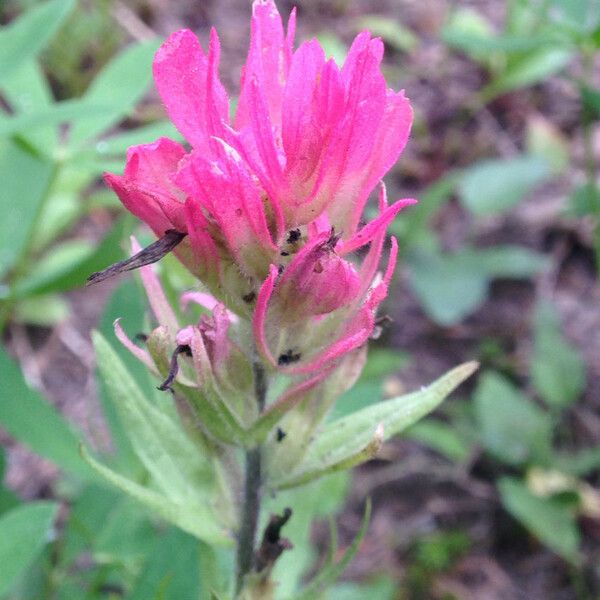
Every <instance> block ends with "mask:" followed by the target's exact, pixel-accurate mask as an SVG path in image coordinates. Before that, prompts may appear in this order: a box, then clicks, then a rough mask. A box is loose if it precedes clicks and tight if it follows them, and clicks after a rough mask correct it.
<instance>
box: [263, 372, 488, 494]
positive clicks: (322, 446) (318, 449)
mask: <svg viewBox="0 0 600 600" xmlns="http://www.w3.org/2000/svg"><path fill="white" fill-rule="evenodd" d="M477 367H478V365H477V363H475V362H470V363H465V364H463V365H460V366H458V367H455V368H454V369H452V370H451V371H449V372H448V373H446V374H445V375H443V376H442V377H440V378H439V379H438V380H437V381H435V382H434V383H432V384H431V385H429V386H427V387H425V388H423V389H421V390H420V391H418V392H413V393H412V394H407V395H405V396H400V397H398V398H393V399H391V400H386V401H384V402H378V403H377V404H373V405H371V406H369V407H367V408H363V409H362V410H359V411H358V412H356V413H354V414H351V415H349V416H347V417H344V418H342V419H338V420H337V421H334V422H332V423H329V424H327V425H326V426H325V427H324V428H323V429H322V430H321V431H320V432H319V433H318V434H317V435H316V436H315V438H314V440H313V441H312V443H311V444H310V445H309V447H308V451H307V453H306V455H305V457H304V459H303V460H302V462H301V463H300V465H299V466H298V467H297V468H296V469H295V470H294V471H293V472H291V473H288V474H286V475H285V476H283V477H282V479H281V480H279V481H275V482H273V486H274V487H277V488H287V487H294V486H297V485H301V484H302V483H306V482H307V481H310V480H312V479H315V478H317V477H321V476H322V475H324V474H326V473H331V472H334V471H337V470H340V469H347V468H350V467H351V466H354V465H356V464H360V463H361V462H365V461H366V460H369V459H370V458H373V456H374V455H375V454H376V452H377V451H378V449H379V447H380V446H381V444H382V443H383V441H385V440H388V439H390V438H391V437H392V436H394V435H396V434H398V433H400V432H401V431H403V430H404V429H406V428H407V427H409V426H410V425H413V424H414V423H415V422H417V421H418V420H419V419H421V418H422V417H423V416H425V415H426V414H427V413H429V412H431V411H432V410H434V409H435V408H436V407H437V406H438V405H439V404H440V403H441V402H442V401H443V400H444V399H445V398H446V397H447V396H448V395H449V394H450V393H451V392H452V391H453V390H454V389H455V388H456V387H457V386H458V385H460V384H461V383H462V382H463V381H464V380H465V379H467V377H469V376H470V375H471V374H472V373H473V372H474V371H475V370H476V369H477Z"/></svg>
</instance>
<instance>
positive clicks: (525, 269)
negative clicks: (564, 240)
mask: <svg viewBox="0 0 600 600" xmlns="http://www.w3.org/2000/svg"><path fill="white" fill-rule="evenodd" d="M471 262H472V264H473V265H475V264H479V266H480V268H481V269H482V270H483V271H484V272H485V273H486V274H487V275H488V276H489V277H493V278H496V277H505V278H515V279H518V278H528V277H532V276H533V275H536V274H537V273H539V271H541V270H542V269H544V268H545V267H547V266H548V264H549V261H548V259H547V258H546V257H545V256H543V255H542V254H538V253H537V252H532V251H531V250H529V249H528V248H523V247H521V246H510V245H506V246H493V247H491V248H485V249H481V250H479V249H477V250H475V251H473V253H472V254H471Z"/></svg>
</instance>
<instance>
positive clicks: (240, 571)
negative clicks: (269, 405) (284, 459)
mask: <svg viewBox="0 0 600 600" xmlns="http://www.w3.org/2000/svg"><path fill="white" fill-rule="evenodd" d="M253 367H254V393H255V396H256V404H257V408H258V412H259V413H261V412H262V411H263V410H264V408H265V402H266V397H267V378H266V374H265V370H264V367H263V366H262V364H261V363H260V362H259V359H258V358H255V360H254V365H253ZM261 452H262V449H261V447H260V446H257V447H255V448H251V449H249V450H247V451H246V474H245V478H244V499H243V505H242V515H241V523H240V531H239V535H238V546H237V579H236V594H239V592H240V591H241V589H242V586H243V584H244V577H245V576H246V575H247V574H248V573H249V572H250V571H251V570H252V567H253V566H254V547H255V543H256V529H257V527H258V517H259V514H260V486H261Z"/></svg>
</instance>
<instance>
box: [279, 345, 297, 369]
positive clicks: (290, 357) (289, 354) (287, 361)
mask: <svg viewBox="0 0 600 600" xmlns="http://www.w3.org/2000/svg"><path fill="white" fill-rule="evenodd" d="M301 358H302V354H300V352H294V351H293V350H292V349H291V348H288V349H287V350H286V351H285V352H284V353H283V354H280V355H279V358H278V359H277V364H278V365H279V366H280V367H282V366H285V365H291V364H292V363H295V362H298V361H299V360H300V359H301Z"/></svg>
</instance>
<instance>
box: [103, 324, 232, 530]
mask: <svg viewBox="0 0 600 600" xmlns="http://www.w3.org/2000/svg"><path fill="white" fill-rule="evenodd" d="M92 337H93V341H94V346H95V348H96V354H97V357H98V366H99V369H100V374H101V376H102V378H103V379H104V381H105V383H106V385H107V387H108V390H109V392H110V394H111V395H112V397H113V402H114V404H115V406H116V408H117V412H118V414H119V417H120V419H121V421H122V424H123V427H124V429H125V431H126V432H127V435H128V436H129V439H130V440H131V444H132V446H133V449H134V451H135V453H136V454H137V456H138V457H139V459H140V461H141V462H142V464H143V465H144V466H145V467H146V469H147V470H148V472H149V473H150V474H151V476H152V479H153V481H154V483H155V484H156V486H157V487H158V489H159V490H160V491H161V493H162V494H163V495H164V499H163V500H161V501H162V502H163V504H165V503H167V504H169V505H170V506H172V507H175V506H178V507H179V509H178V510H179V511H180V512H181V513H182V516H181V519H183V521H184V522H187V520H189V519H191V515H193V516H194V518H198V516H199V515H202V517H201V519H200V522H199V523H198V524H197V525H196V526H195V527H194V529H193V531H192V530H190V529H189V528H186V527H183V526H182V525H181V524H180V522H178V521H173V515H171V517H170V520H171V521H172V522H174V523H176V524H178V525H179V526H180V527H182V528H183V529H186V531H189V532H190V533H194V535H198V537H200V538H201V539H205V540H206V541H210V540H211V539H215V538H221V540H223V538H224V531H223V528H222V526H219V524H218V523H217V520H216V519H217V517H216V514H215V509H216V506H215V505H214V502H215V499H214V497H213V494H214V487H215V477H214V473H213V467H212V464H211V463H210V462H209V460H210V457H209V456H206V448H202V447H200V446H198V445H197V444H196V443H194V442H192V440H191V439H190V438H189V437H188V436H187V434H186V432H185V430H184V428H183V425H182V424H181V423H180V422H178V421H176V420H175V419H176V418H177V417H175V418H174V417H173V415H174V414H175V411H174V410H173V407H168V408H165V409H161V406H160V404H157V403H151V402H149V401H148V400H147V399H146V397H145V396H144V394H143V393H142V392H141V390H140V388H139V387H138V385H137V383H136V382H135V381H134V380H133V378H132V377H131V375H130V374H129V373H128V372H127V370H126V369H125V367H124V365H123V363H122V362H121V359H120V358H119V356H118V355H117V354H116V352H115V351H114V350H113V349H112V348H111V347H110V345H109V344H108V343H107V342H106V341H105V340H104V338H103V337H102V336H101V335H100V334H99V333H97V332H94V334H93V336H92ZM104 469H105V470H106V468H104ZM117 478H121V479H122V480H124V478H122V477H121V476H118V475H116V474H113V476H112V481H113V483H115V485H117V483H116V481H117ZM134 486H136V484H134V483H133V482H130V483H129V484H128V490H129V493H130V494H131V495H133V496H134V497H135V498H136V499H138V500H142V498H146V500H147V501H146V503H147V504H150V503H151V502H154V504H155V505H156V506H158V505H157V504H156V503H157V502H158V499H159V498H161V496H160V495H158V494H155V493H154V492H150V491H149V490H145V491H144V492H142V490H144V488H141V486H138V487H140V489H139V490H138V489H137V488H136V487H134ZM120 487H121V489H123V490H125V487H124V485H121V486H120ZM125 491H127V490H125ZM146 492H147V494H150V495H151V496H148V495H147V494H146ZM134 494H135V495H134ZM145 494H146V495H145ZM151 498H153V500H152V499H151ZM219 502H220V506H219V516H220V517H223V518H224V519H225V520H227V515H228V514H231V510H230V509H228V507H227V505H226V504H227V503H226V502H225V501H224V499H223V498H220V499H219ZM162 510H163V516H164V514H166V513H167V512H169V511H168V509H167V508H163V509H162ZM228 510H229V513H228ZM165 518H168V517H165ZM201 532H202V534H200V533H201Z"/></svg>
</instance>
